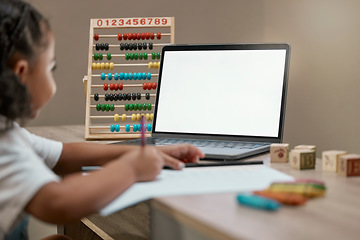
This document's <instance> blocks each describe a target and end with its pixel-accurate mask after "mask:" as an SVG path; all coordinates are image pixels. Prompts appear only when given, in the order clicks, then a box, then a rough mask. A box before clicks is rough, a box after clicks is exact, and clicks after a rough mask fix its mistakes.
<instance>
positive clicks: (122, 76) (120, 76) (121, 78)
mask: <svg viewBox="0 0 360 240" xmlns="http://www.w3.org/2000/svg"><path fill="white" fill-rule="evenodd" d="M119 78H120V80H124V73H122V72H121V73H120V74H119Z"/></svg>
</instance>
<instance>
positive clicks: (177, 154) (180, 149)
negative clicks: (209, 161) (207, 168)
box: [157, 144, 205, 167]
mask: <svg viewBox="0 0 360 240" xmlns="http://www.w3.org/2000/svg"><path fill="white" fill-rule="evenodd" d="M157 148H159V149H160V150H161V151H162V152H164V153H165V154H166V155H168V156H166V158H165V159H166V160H168V161H170V160H175V159H178V160H181V161H183V162H185V163H188V162H194V163H196V162H198V161H199V158H204V157H205V154H204V153H203V152H201V151H200V149H198V148H197V147H195V146H192V145H190V144H180V145H167V146H159V147H157ZM166 160H165V161H166ZM169 166H170V167H171V165H169Z"/></svg>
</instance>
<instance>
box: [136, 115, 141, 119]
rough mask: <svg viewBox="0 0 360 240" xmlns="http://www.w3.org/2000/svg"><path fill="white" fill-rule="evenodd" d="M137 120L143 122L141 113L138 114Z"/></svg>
mask: <svg viewBox="0 0 360 240" xmlns="http://www.w3.org/2000/svg"><path fill="white" fill-rule="evenodd" d="M136 120H138V121H140V120H141V115H140V113H138V114H136Z"/></svg>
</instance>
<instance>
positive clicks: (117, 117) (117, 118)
mask: <svg viewBox="0 0 360 240" xmlns="http://www.w3.org/2000/svg"><path fill="white" fill-rule="evenodd" d="M114 121H115V122H117V121H119V114H115V115H114Z"/></svg>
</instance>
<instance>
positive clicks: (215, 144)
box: [152, 138, 266, 149]
mask: <svg viewBox="0 0 360 240" xmlns="http://www.w3.org/2000/svg"><path fill="white" fill-rule="evenodd" d="M152 140H154V142H153V143H154V144H155V145H173V144H182V143H188V144H191V145H194V146H196V147H211V148H236V149H253V148H258V147H261V146H263V145H266V144H265V143H264V144H261V143H243V142H235V141H207V140H190V139H174V138H161V139H152Z"/></svg>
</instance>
